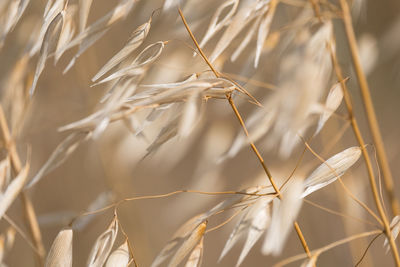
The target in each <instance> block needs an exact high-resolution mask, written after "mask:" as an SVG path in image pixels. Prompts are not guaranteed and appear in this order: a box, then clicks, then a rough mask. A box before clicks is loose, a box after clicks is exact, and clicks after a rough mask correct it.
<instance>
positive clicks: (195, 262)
mask: <svg viewBox="0 0 400 267" xmlns="http://www.w3.org/2000/svg"><path fill="white" fill-rule="evenodd" d="M203 245H204V236H203V237H202V238H201V240H200V242H199V244H197V246H196V247H195V248H194V249H193V251H192V253H190V256H189V258H188V260H187V262H186V264H185V267H200V266H201V261H202V258H203Z"/></svg>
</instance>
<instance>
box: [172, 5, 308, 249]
mask: <svg viewBox="0 0 400 267" xmlns="http://www.w3.org/2000/svg"><path fill="white" fill-rule="evenodd" d="M178 11H179V15H180V16H181V18H182V22H183V24H184V25H185V28H186V30H187V32H188V33H189V35H190V38H191V39H192V41H193V43H194V44H195V45H196V48H197V50H198V51H199V53H200V55H201V56H202V58H203V59H204V61H205V62H206V63H207V65H208V66H209V67H210V69H211V70H212V72H213V73H214V75H215V77H217V78H220V77H221V75H220V73H219V72H218V71H217V70H216V69H215V68H214V66H213V65H212V64H211V62H210V61H209V60H208V58H207V56H206V55H205V54H204V52H203V50H202V49H201V48H200V46H199V43H198V42H197V40H196V38H195V37H194V35H193V32H192V31H191V30H190V28H189V25H188V24H187V22H186V19H185V16H184V15H183V13H182V11H181V9H178ZM226 97H227V99H228V102H229V104H230V106H231V108H232V110H233V112H234V113H235V116H236V118H237V119H238V121H239V123H240V125H241V126H242V129H243V131H244V133H245V134H246V136H247V138H248V140H249V142H250V147H251V148H252V150H253V151H254V153H255V154H256V156H257V158H258V160H259V162H260V164H261V165H262V167H263V169H264V171H265V173H266V175H267V176H268V179H269V181H270V183H271V185H272V187H273V188H274V190H275V192H276V194H277V195H278V198H280V199H281V198H282V195H281V193H280V190H279V187H278V186H277V185H276V183H275V181H274V179H273V177H272V175H271V172H270V171H269V169H268V168H267V165H266V164H265V161H264V159H263V157H262V156H261V154H260V153H259V151H258V149H257V147H256V146H255V144H254V142H253V141H252V140H251V138H250V135H249V132H248V130H247V128H246V125H245V123H244V121H243V118H242V116H241V115H240V113H239V111H238V109H237V107H236V105H235V103H234V101H233V99H232V94H228V95H227V96H226ZM295 225H297V227H296V226H295V227H294V228H295V230H296V233H297V235H298V237H299V239H300V242H301V244H302V246H303V248H304V250H305V252H306V253H310V250H309V249H308V245H307V242H306V240H305V238H304V235H303V233H302V232H301V229H300V227H299V226H298V224H297V222H295Z"/></svg>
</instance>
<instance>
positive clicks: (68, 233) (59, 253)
mask: <svg viewBox="0 0 400 267" xmlns="http://www.w3.org/2000/svg"><path fill="white" fill-rule="evenodd" d="M72 241H73V231H72V229H70V228H67V229H63V230H61V231H60V232H59V233H58V235H57V237H56V238H55V239H54V241H53V244H52V245H51V248H50V251H49V254H48V255H47V258H46V263H45V267H71V266H72Z"/></svg>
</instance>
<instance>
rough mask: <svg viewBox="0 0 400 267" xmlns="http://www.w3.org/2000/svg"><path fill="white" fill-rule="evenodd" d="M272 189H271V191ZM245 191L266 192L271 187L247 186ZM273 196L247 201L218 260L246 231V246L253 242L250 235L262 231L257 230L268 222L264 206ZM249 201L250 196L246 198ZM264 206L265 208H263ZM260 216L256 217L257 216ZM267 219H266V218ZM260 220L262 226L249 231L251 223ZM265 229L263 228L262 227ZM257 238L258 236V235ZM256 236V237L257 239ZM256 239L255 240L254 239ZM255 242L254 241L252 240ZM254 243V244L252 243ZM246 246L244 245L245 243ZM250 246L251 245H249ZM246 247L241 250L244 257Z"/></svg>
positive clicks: (242, 201)
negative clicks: (262, 223) (260, 188)
mask: <svg viewBox="0 0 400 267" xmlns="http://www.w3.org/2000/svg"><path fill="white" fill-rule="evenodd" d="M271 190H272V191H271ZM246 192H248V193H255V192H258V193H267V192H273V189H272V188H268V189H267V190H265V189H264V190H259V188H249V189H248V190H247V191H246ZM272 198H273V197H268V196H266V197H261V198H259V199H257V200H256V201H255V202H254V200H253V201H252V202H250V203H248V204H247V205H251V206H250V207H245V209H246V211H245V212H244V214H243V215H242V218H241V219H240V220H239V221H238V223H237V224H236V226H235V227H234V228H233V230H232V232H231V234H230V236H229V238H228V240H227V241H226V243H225V246H224V248H223V250H222V252H221V255H220V257H219V260H218V261H221V259H222V258H223V257H225V255H226V254H227V253H228V252H229V251H230V250H231V249H232V247H233V246H234V245H235V244H236V243H237V242H238V241H239V240H240V239H241V238H242V237H243V236H244V235H245V234H246V232H247V233H248V238H247V239H248V240H246V244H247V246H249V245H251V243H253V242H254V239H255V238H254V237H253V238H252V237H251V235H253V234H255V235H256V236H257V235H258V233H259V232H261V234H262V231H258V230H261V229H262V228H264V227H265V225H266V224H267V223H268V222H267V221H265V220H266V219H265V216H264V215H265V213H264V212H265V211H266V210H267V209H268V208H267V207H265V205H267V204H268V203H270V202H271V200H272ZM244 201H245V200H244V199H242V200H241V203H244ZM248 201H251V198H250V199H249V200H248ZM263 207H265V209H264V208H263ZM258 216H259V217H260V218H257V217H258ZM268 216H269V215H268ZM267 220H268V219H267ZM260 221H261V222H263V221H264V222H265V224H264V227H260V228H258V229H255V232H254V233H250V231H251V230H250V229H251V227H252V224H253V223H254V224H261V223H260ZM264 230H265V229H264ZM258 238H259V237H258ZM258 238H257V239H258ZM255 241H257V240H255ZM254 243H255V242H254ZM252 245H254V244H252ZM245 247H246V245H245ZM250 247H251V246H250ZM246 250H247V248H243V250H242V254H241V255H243V256H242V257H243V258H244V256H246V255H245V254H247V253H248V251H247V252H243V251H246Z"/></svg>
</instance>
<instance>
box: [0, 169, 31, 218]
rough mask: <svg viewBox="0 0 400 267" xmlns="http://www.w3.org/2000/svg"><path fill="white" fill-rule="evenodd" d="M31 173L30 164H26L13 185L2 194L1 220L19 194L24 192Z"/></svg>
mask: <svg viewBox="0 0 400 267" xmlns="http://www.w3.org/2000/svg"><path fill="white" fill-rule="evenodd" d="M28 172H29V162H27V163H26V165H25V167H24V168H22V170H21V171H20V172H19V173H18V175H17V177H15V178H14V179H13V180H12V181H11V183H10V184H9V185H8V186H7V188H6V190H5V191H4V192H2V193H1V194H0V218H2V217H3V215H4V213H5V212H6V211H7V209H8V208H9V207H10V206H11V204H12V203H13V202H14V200H15V199H16V197H17V196H18V194H19V193H20V192H21V191H22V189H23V187H24V185H25V183H26V181H27V178H28Z"/></svg>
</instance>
